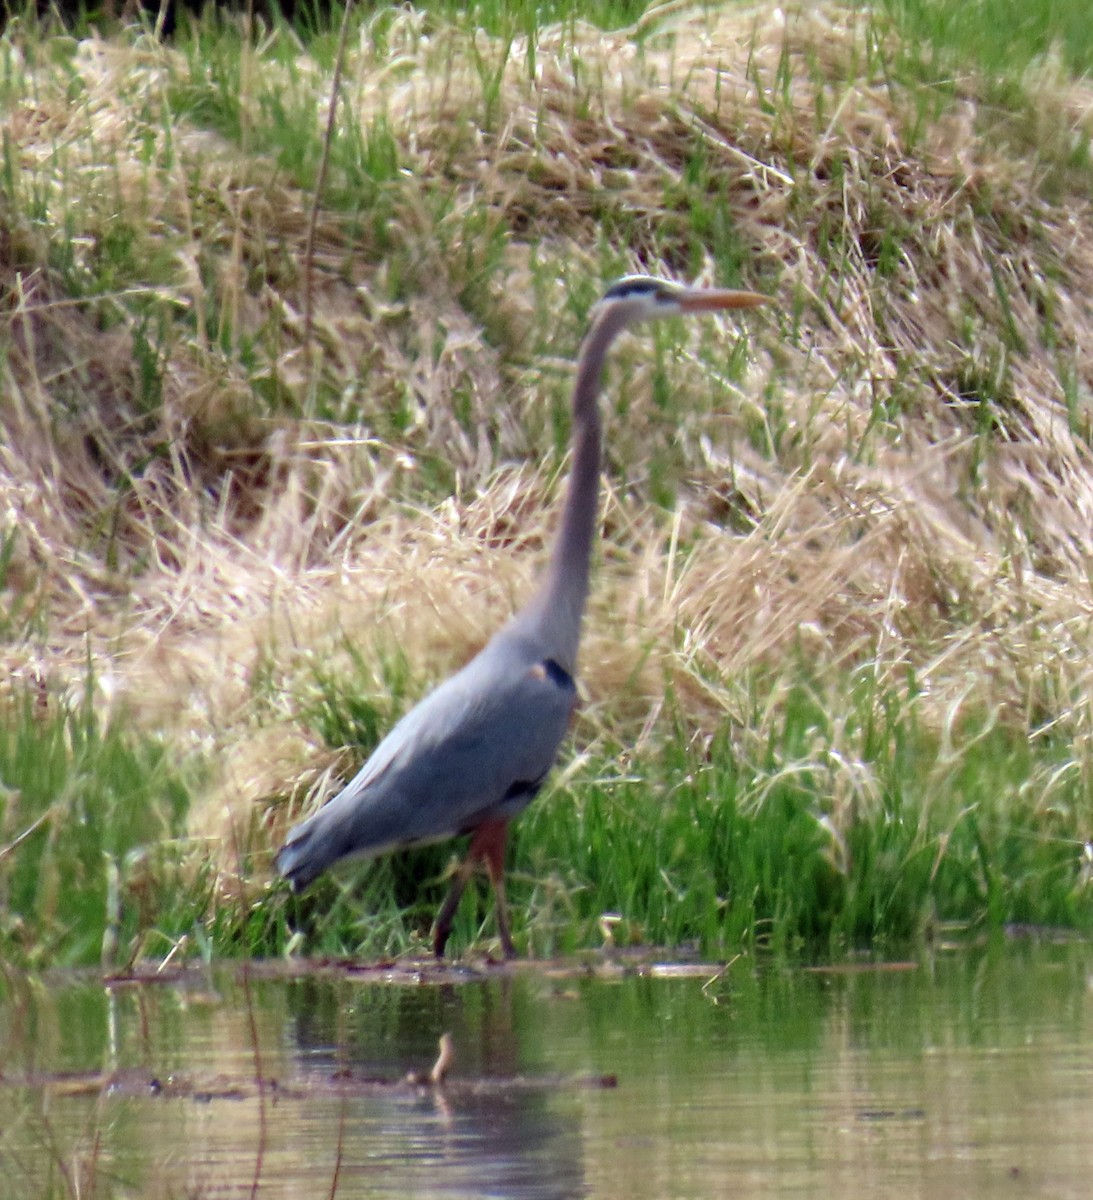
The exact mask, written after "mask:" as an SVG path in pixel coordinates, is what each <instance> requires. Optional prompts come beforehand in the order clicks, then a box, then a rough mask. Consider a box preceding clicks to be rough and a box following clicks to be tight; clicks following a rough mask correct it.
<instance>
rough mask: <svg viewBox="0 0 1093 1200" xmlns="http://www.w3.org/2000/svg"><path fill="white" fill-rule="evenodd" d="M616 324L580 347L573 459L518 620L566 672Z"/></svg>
mask: <svg viewBox="0 0 1093 1200" xmlns="http://www.w3.org/2000/svg"><path fill="white" fill-rule="evenodd" d="M621 328H623V326H622V324H621V323H615V322H609V321H604V320H602V319H601V320H600V321H598V322H596V323H594V324H593V326H592V328H591V329H590V330H589V332H588V334H587V336H586V338H585V342H584V345H583V346H582V348H581V356H580V360H579V362H578V364H577V377H576V380H575V383H574V387H573V429H572V445H573V460H572V466H571V468H570V475H569V487H568V490H567V492H566V498H565V505H564V507H563V509H562V516H561V520H560V522H559V525H558V532H557V535H556V538H555V542H554V549H553V551H552V553H551V558H550V565H549V566H548V568H547V573H546V577H545V579H544V580H543V583H542V585H541V587H540V588H539V590H538V592H536V594H535V595H534V596H533V597H532V599H531V601H530V602H529V603H528V605H527V607H526V608H525V609H524V610H523V612H522V613H521V614H520V615H519V616H518V617H517V622H518V623H519V624H520V625H522V626H524V628H525V629H527V630H528V631H529V632H531V631H534V633H535V634H536V635H537V636H539V637H540V638H542V640H543V642H544V643H545V645H546V647H547V648H548V652H549V653H550V654H551V655H552V656H553V657H554V658H556V659H557V661H558V663H559V665H561V666H562V667H564V668H565V670H566V671H568V672H569V673H570V674H571V675H572V674H574V673H575V672H576V668H577V647H578V645H579V643H580V637H581V618H582V616H583V614H584V605H585V599H586V598H587V596H588V575H589V566H590V562H591V558H592V544H593V542H594V541H595V538H596V531H597V529H598V528H599V508H600V505H599V489H600V456H601V440H602V435H601V422H600V413H599V408H598V403H597V399H598V396H599V391H600V386H601V384H602V382H603V368H604V360H605V358H606V357H607V350H608V348H609V346H610V345H611V342H612V341H613V340H614V338H615V336H616V334H618V332H619V331H620V329H621Z"/></svg>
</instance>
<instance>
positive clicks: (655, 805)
mask: <svg viewBox="0 0 1093 1200" xmlns="http://www.w3.org/2000/svg"><path fill="white" fill-rule="evenodd" d="M581 11H583V10H581ZM975 11H976V13H978V14H979V19H980V20H981V22H982V24H981V25H978V26H977V25H975V24H974V23H973V18H972V15H971V10H968V11H967V12H965V11H964V10H961V14H962V15H961V18H960V20H957V19H956V18H955V17H953V18H950V17H948V16H946V10H945V7H944V6H940V5H939V6H928V5H917V6H916V5H911V4H906V3H905V4H900V5H893V7H892V8H891V10H890V11H888V12H887V13H885V14H884V15H879V14H878V13H876V12H872V13H870V14H865V13H861V12H857V11H855V10H854V9H852V8H847V7H840V6H836V5H830V6H819V7H816V6H809V8H808V10H807V11H806V12H804V13H801V14H797V15H790V16H789V17H785V16H783V15H782V12H781V10H780V9H778V8H777V7H776V6H773V5H771V6H761V7H759V8H748V9H746V10H744V9H738V8H736V7H733V6H722V7H711V8H691V7H686V6H680V5H670V6H663V7H661V8H659V9H650V10H648V11H647V12H643V13H637V12H634V13H630V12H627V13H618V12H615V11H614V10H612V11H611V12H610V13H609V12H607V11H606V10H603V11H601V10H599V9H597V10H596V12H595V13H592V14H590V15H592V16H597V17H600V18H601V19H602V20H601V23H602V24H604V25H607V26H609V27H608V28H606V29H604V28H601V27H600V26H597V25H596V24H593V23H588V22H583V21H581V20H579V19H577V15H576V11H570V10H565V11H561V10H560V11H559V13H558V14H557V18H558V19H557V20H555V21H553V22H551V21H548V20H546V19H545V18H544V16H543V13H542V12H541V11H539V12H538V15H536V16H534V17H533V16H532V10H531V9H530V8H528V9H527V10H524V9H521V8H519V7H518V6H504V7H500V6H499V7H497V8H496V9H494V10H490V11H486V10H483V11H482V12H480V13H478V14H476V17H475V22H474V23H473V24H472V21H471V19H470V18H469V17H461V16H460V15H459V13H458V11H457V10H456V9H454V8H448V9H445V8H443V7H441V8H436V9H432V10H422V11H410V10H398V11H389V10H383V11H380V12H377V13H375V14H366V15H364V16H362V17H359V18H358V17H354V18H353V21H352V22H351V25H350V27H349V30H348V37H347V39H346V42H345V48H344V53H342V54H341V56H340V61H341V64H342V71H341V76H340V93H339V98H340V99H339V107H338V109H337V113H336V121H335V122H334V125H333V136H332V137H331V138H330V139H329V142H325V140H324V130H325V128H326V118H327V112H328V104H329V102H330V97H331V94H332V88H333V79H334V67H335V63H336V62H338V61H339V42H338V33H337V31H336V30H319V31H312V32H311V33H310V34H308V35H307V36H306V37H301V36H300V35H298V34H296V33H294V32H293V31H291V30H290V29H288V28H287V27H285V26H283V25H276V24H275V25H274V26H272V27H266V28H263V29H262V30H261V31H260V32H258V33H256V34H255V36H253V37H252V38H250V39H247V38H244V37H242V36H241V35H240V32H239V28H238V27H237V26H233V25H231V24H230V23H223V22H220V23H218V22H216V21H214V20H212V19H211V18H208V19H205V20H202V21H200V22H194V23H191V24H189V25H184V26H183V28H182V29H180V31H179V32H178V34H177V36H176V38H175V40H174V41H173V42H172V43H171V44H169V45H166V46H165V45H161V44H159V43H157V42H156V41H155V40H154V39H152V38H150V37H148V36H147V35H146V34H143V33H141V32H140V31H139V30H132V29H131V30H113V31H110V33H109V35H108V36H91V35H87V36H79V37H72V36H68V35H66V34H64V33H62V32H58V31H50V29H49V28H43V27H40V26H36V25H33V24H31V23H28V22H15V23H13V24H12V25H11V26H9V29H8V31H7V34H6V36H5V38H4V40H3V42H2V43H0V112H5V113H8V114H10V115H9V116H7V117H5V118H3V122H4V123H3V135H4V136H3V147H2V149H3V160H2V163H0V289H2V292H3V295H4V297H5V301H4V307H3V318H2V320H3V324H2V327H0V328H2V339H3V341H2V357H0V368H2V381H3V382H2V385H0V386H2V389H3V405H2V411H0V422H2V426H3V428H2V437H0V442H2V445H0V495H2V497H3V501H4V512H5V517H4V521H5V524H4V528H3V544H2V545H3V553H2V556H0V567H2V571H3V574H2V579H0V583H2V602H3V627H2V633H3V639H4V640H3V654H4V659H5V665H6V667H7V672H6V675H7V679H8V683H7V685H6V688H5V694H4V702H3V706H2V708H0V732H2V733H3V737H4V738H5V739H6V742H5V747H6V748H5V749H4V761H3V763H0V768H2V774H0V781H2V782H3V784H4V787H5V788H6V791H5V793H4V796H3V799H2V800H0V804H2V805H3V815H2V819H0V895H2V896H3V897H4V898H5V901H6V903H5V913H6V916H5V920H4V923H3V926H2V928H0V937H2V938H3V942H4V948H5V949H6V950H7V951H9V952H10V953H11V954H13V955H16V956H18V957H20V958H23V959H29V960H31V961H34V962H51V961H88V960H94V959H96V958H98V957H100V955H102V956H103V957H105V958H106V959H107V960H109V961H111V962H119V961H121V962H124V961H127V960H128V959H130V958H131V957H133V956H134V955H148V956H156V957H161V958H162V957H166V956H167V955H169V954H173V955H176V956H177V955H185V954H194V953H201V954H217V953H252V954H265V953H278V952H281V951H283V950H285V949H286V948H290V947H291V948H292V949H304V950H307V951H311V952H320V953H322V952H326V953H335V952H337V953H340V952H344V951H351V950H353V951H355V950H359V951H361V952H364V953H373V954H374V953H390V952H398V951H400V950H404V949H406V948H408V947H411V948H412V947H420V946H421V945H422V942H421V940H420V939H421V938H422V937H423V935H424V934H425V933H426V931H427V929H428V924H429V921H430V919H431V915H432V908H433V906H434V905H435V902H436V899H437V897H438V896H439V895H440V893H441V891H442V890H443V887H444V883H443V879H442V876H443V873H444V871H445V870H446V868H447V866H448V864H449V862H450V860H451V856H452V853H453V848H452V847H439V848H436V849H435V850H430V851H428V852H427V853H424V854H421V855H416V856H412V857H400V858H396V859H392V860H390V861H386V862H383V863H380V864H376V865H373V866H371V867H366V868H363V869H361V870H358V871H356V872H352V871H351V872H349V873H348V874H344V875H342V876H340V877H339V878H338V879H334V880H326V881H324V882H323V883H322V884H321V885H320V886H319V887H317V888H316V889H315V891H314V892H313V893H312V894H311V895H309V896H308V897H305V898H304V899H302V900H295V899H292V898H290V897H288V896H287V895H286V894H285V892H284V891H283V890H282V889H281V888H279V887H278V886H275V885H273V884H272V883H271V881H270V879H269V865H270V855H271V850H272V848H273V847H274V846H275V845H276V844H277V842H278V840H279V838H280V836H281V834H282V833H283V831H284V829H285V827H286V825H287V823H288V822H289V821H290V820H291V819H293V817H294V816H295V815H297V814H298V813H299V812H301V811H303V810H304V809H305V808H306V807H308V806H310V805H311V804H314V803H317V802H318V801H319V800H320V799H321V798H322V797H323V796H326V795H328V794H330V793H331V792H332V790H333V789H334V787H335V786H336V780H337V779H338V778H341V777H344V776H345V775H346V774H347V773H348V772H350V771H351V770H352V769H353V767H354V766H355V764H356V763H357V762H359V761H360V758H361V756H362V755H363V754H365V753H366V752H367V750H368V749H369V748H370V747H371V746H372V745H374V744H375V741H376V740H377V738H378V737H379V736H380V735H381V734H382V732H383V731H384V730H385V729H386V728H388V727H389V725H390V723H391V722H392V721H393V720H394V719H395V718H396V717H397V715H398V714H399V713H400V712H402V711H404V710H405V708H406V706H407V705H408V704H409V703H411V702H412V701H413V700H414V699H415V698H416V697H418V696H419V695H421V694H422V693H423V692H424V691H425V690H427V688H428V687H429V686H430V685H431V684H432V683H433V682H435V681H436V680H437V679H438V678H440V677H441V676H443V675H444V674H445V673H446V672H447V671H448V670H450V669H451V668H452V667H453V666H454V665H457V664H458V663H460V662H461V661H463V660H465V658H466V657H467V656H468V655H469V654H470V653H471V652H473V650H475V649H476V648H477V647H478V646H480V645H481V644H482V642H483V641H484V639H485V638H486V637H488V635H489V633H490V631H491V630H492V629H493V628H495V627H496V624H497V623H498V622H499V621H500V620H501V619H503V617H504V615H505V614H507V613H508V612H511V611H512V608H513V605H514V604H515V603H517V602H518V601H519V598H520V597H521V596H522V595H523V594H525V592H526V590H527V588H528V586H529V585H530V583H531V581H532V580H533V579H534V577H535V573H536V571H537V569H538V568H539V566H540V565H541V563H542V561H543V556H544V551H545V548H546V546H547V544H548V539H549V532H550V529H551V516H552V513H553V512H554V511H555V509H556V505H557V501H558V499H559V497H560V495H561V489H562V486H563V484H564V476H565V470H566V440H567V435H568V389H569V385H570V373H569V366H568V364H569V363H570V362H571V361H572V358H573V356H574V354H575V352H576V348H577V345H578V342H579V338H580V334H581V331H582V329H583V327H584V323H585V320H586V318H587V313H588V311H589V308H590V307H591V305H592V304H593V303H594V301H595V299H596V297H597V296H598V295H599V293H600V292H601V291H602V288H603V286H604V285H605V283H606V282H608V281H609V280H610V279H611V278H613V277H614V276H616V275H618V274H620V273H623V272H625V271H629V270H643V271H648V272H651V273H655V274H664V275H668V276H674V277H684V278H699V279H703V280H706V281H710V282H719V283H724V284H730V285H731V284H735V283H742V284H744V285H746V286H749V287H753V288H756V289H759V290H764V291H767V292H769V293H770V294H772V295H773V296H775V297H776V298H777V299H778V301H779V303H780V305H781V310H780V312H772V313H770V314H763V315H760V316H757V317H754V318H750V319H749V321H748V323H747V324H746V326H736V325H731V324H718V323H715V322H713V321H707V322H701V323H695V324H693V325H688V326H687V327H684V326H683V325H682V324H677V325H666V326H665V327H663V328H657V329H655V330H650V331H648V332H646V333H642V334H641V335H640V336H637V337H634V338H631V339H629V340H628V341H627V342H626V343H625V345H624V346H622V347H621V349H620V351H619V352H618V354H617V355H616V357H615V361H614V363H613V366H612V371H611V377H610V381H609V386H608V389H607V392H606V394H605V397H604V401H603V403H604V411H605V417H606V423H607V438H608V447H607V461H606V466H605V476H604V488H605V499H604V526H603V532H604V537H603V542H602V547H601V549H600V550H599V552H598V553H599V562H598V565H597V573H596V579H595V584H594V594H593V599H592V604H591V608H590V611H589V615H588V619H587V622H586V637H585V642H584V648H583V651H582V687H583V691H584V695H583V704H582V709H581V714H580V717H579V720H578V722H577V724H576V728H575V731H574V736H573V739H572V743H571V745H570V746H569V747H568V748H567V751H566V754H565V756H564V758H563V762H562V763H561V764H560V767H559V770H558V772H557V773H556V776H555V781H554V784H553V787H552V789H551V790H550V792H549V794H545V795H544V796H543V798H542V799H541V800H540V801H537V803H536V805H535V806H533V809H532V810H531V811H530V812H529V813H528V814H527V816H526V817H525V818H524V819H523V820H522V821H521V822H520V824H519V826H518V827H517V831H516V837H515V846H514V848H513V852H512V860H511V866H512V871H513V884H512V887H511V891H510V896H511V900H512V904H513V910H514V912H513V915H514V918H515V924H516V932H517V938H518V941H521V940H522V942H523V944H524V945H526V946H527V947H528V948H529V949H531V950H532V951H534V952H536V953H543V954H545V953H550V952H554V951H564V950H570V949H574V948H577V947H581V946H588V945H598V944H600V943H601V942H602V941H603V939H604V937H605V936H609V937H610V938H611V939H613V940H615V941H616V942H620V941H625V942H642V943H658V944H664V943H669V944H675V945H678V944H682V943H697V944H699V945H700V946H701V948H702V950H703V951H704V952H706V953H724V954H728V953H732V952H735V950H736V949H738V948H740V947H741V946H744V947H748V946H755V945H759V944H763V945H770V946H773V947H775V948H778V949H786V950H797V949H800V948H807V949H809V950H810V951H812V952H814V953H815V952H818V953H827V952H830V950H831V949H832V948H835V949H840V948H846V947H849V946H856V945H860V944H865V943H874V944H875V943H877V942H878V941H879V942H880V943H882V944H884V945H885V946H888V947H893V946H896V945H902V944H904V943H905V942H906V941H907V940H908V939H914V938H917V937H923V936H929V935H930V933H931V932H932V931H934V930H936V929H938V928H939V927H941V926H943V924H944V923H946V922H949V921H959V922H966V923H971V924H973V925H975V926H977V927H978V926H982V927H986V928H995V929H997V928H1000V927H1001V925H1002V924H1004V923H1006V922H1017V921H1020V922H1029V923H1036V924H1052V925H1055V924H1060V925H1067V926H1071V927H1077V928H1081V929H1085V928H1087V927H1088V925H1089V923H1090V917H1091V914H1093V906H1091V904H1090V899H1091V897H1090V894H1089V890H1088V886H1087V884H1088V880H1087V863H1086V855H1087V852H1086V849H1085V847H1086V846H1087V844H1088V843H1089V840H1090V838H1091V836H1093V834H1091V831H1090V824H1091V817H1093V810H1091V804H1090V799H1089V794H1088V777H1089V766H1090V759H1089V752H1088V749H1087V747H1088V745H1089V739H1090V733H1091V728H1093V726H1091V721H1090V711H1089V700H1088V696H1089V692H1090V688H1089V669H1088V666H1087V664H1088V662H1089V661H1090V653H1089V652H1090V612H1091V606H1090V595H1089V583H1088V563H1089V562H1090V561H1091V551H1093V544H1091V542H1093V535H1091V530H1093V524H1091V522H1090V520H1089V513H1090V512H1091V511H1093V463H1091V459H1090V450H1089V436H1090V395H1091V393H1090V387H1091V385H1093V375H1091V367H1090V363H1089V361H1088V355H1087V351H1086V350H1085V347H1086V346H1088V345H1089V344H1090V339H1091V333H1093V331H1091V329H1090V328H1089V326H1090V323H1091V322H1090V316H1089V314H1088V312H1087V306H1086V304H1085V300H1084V298H1085V297H1086V296H1088V295H1089V293H1090V283H1091V279H1090V276H1091V274H1093V217H1091V213H1090V206H1089V202H1088V198H1087V197H1088V192H1089V183H1090V179H1091V176H1093V170H1091V164H1090V162H1089V154H1088V145H1089V133H1090V128H1089V118H1088V113H1089V112H1090V111H1093V109H1091V106H1090V104H1089V99H1090V97H1089V89H1088V87H1087V86H1086V85H1085V84H1083V83H1082V82H1081V81H1080V79H1079V77H1078V72H1080V71H1081V70H1083V69H1086V68H1087V67H1088V57H1089V47H1088V45H1087V44H1086V43H1085V42H1083V41H1082V38H1083V37H1084V36H1085V34H1084V29H1085V26H1084V24H1082V23H1081V22H1077V21H1076V22H1075V23H1074V25H1073V27H1071V26H1070V25H1069V24H1067V20H1066V11H1067V10H1066V9H1065V7H1063V6H1055V7H1054V8H1053V9H1052V12H1051V14H1050V15H1045V16H1043V17H1042V19H1041V18H1037V19H1036V21H1035V22H1034V23H1033V24H1032V25H1030V26H1029V33H1028V36H1027V37H1025V38H1023V39H1018V41H1017V42H1013V41H1012V39H1011V42H1010V44H1011V45H1017V46H1018V47H1019V48H1018V49H1017V50H1014V51H1013V53H1012V54H1011V55H1010V56H1009V57H1003V56H1001V55H1000V54H998V53H996V52H995V51H994V50H993V49H992V47H994V46H996V45H997V44H998V43H997V37H996V30H997V29H998V28H1000V27H1004V23H1005V21H1006V20H1010V19H1011V18H1009V17H1007V16H1006V13H1005V11H1004V6H1003V7H1002V8H1000V9H998V10H991V9H990V7H989V6H977V8H976V10H975ZM1034 15H1035V14H1034ZM1029 20H1032V18H1029ZM619 21H625V22H627V23H625V24H623V25H621V26H620V27H616V28H611V27H610V26H611V24H612V22H619ZM1052 21H1054V22H1055V24H1054V25H1053V24H1052V23H1051V22H1052ZM1071 29H1073V33H1072V35H1071V32H1070V31H1071ZM460 920H461V924H460V925H459V926H458V927H457V929H456V932H455V937H456V938H457V940H458V945H459V946H466V945H468V944H469V943H471V942H472V941H474V940H475V939H476V938H478V937H479V935H480V933H481V934H482V935H483V936H485V937H486V938H488V937H489V936H490V934H491V931H492V925H491V924H490V920H489V914H488V911H487V907H486V905H485V896H484V889H483V905H482V912H481V913H477V914H476V913H475V912H474V911H473V905H471V904H469V903H468V904H466V905H465V908H464V911H463V912H461V914H460ZM480 922H484V924H481V928H480Z"/></svg>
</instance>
